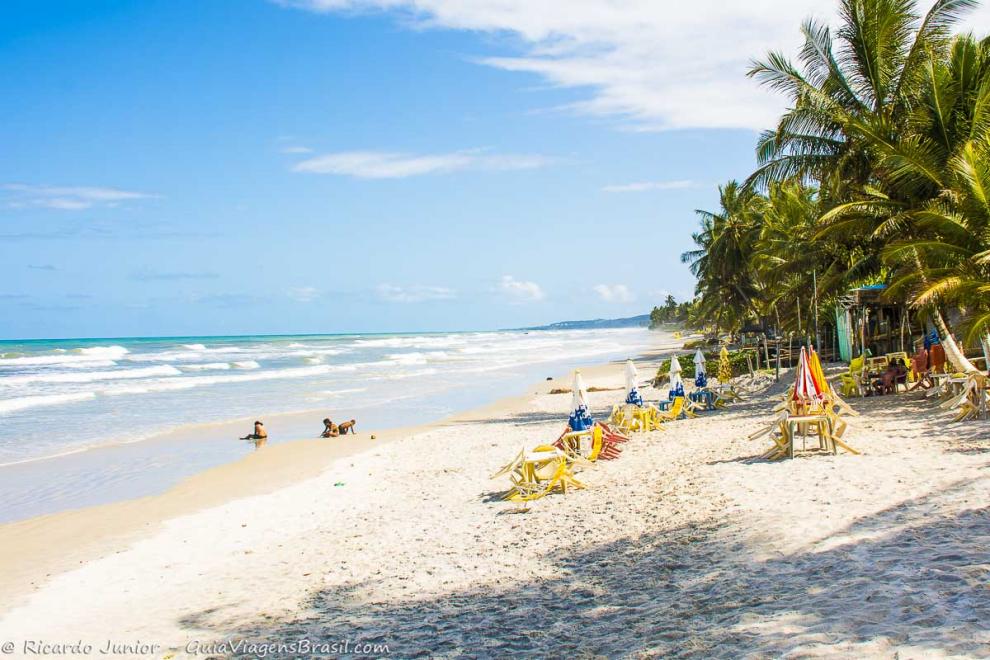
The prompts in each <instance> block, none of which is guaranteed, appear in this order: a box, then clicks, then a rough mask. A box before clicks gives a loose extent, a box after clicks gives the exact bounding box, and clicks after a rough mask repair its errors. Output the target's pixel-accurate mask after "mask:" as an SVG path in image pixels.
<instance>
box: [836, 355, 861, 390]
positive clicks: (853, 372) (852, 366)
mask: <svg viewBox="0 0 990 660" xmlns="http://www.w3.org/2000/svg"><path fill="white" fill-rule="evenodd" d="M865 362H866V360H865V359H864V358H863V356H862V355H861V356H859V357H858V358H853V359H852V360H851V361H850V362H849V371H847V372H846V373H844V374H840V375H839V382H840V383H841V388H840V389H841V390H842V396H863V368H864V365H865Z"/></svg>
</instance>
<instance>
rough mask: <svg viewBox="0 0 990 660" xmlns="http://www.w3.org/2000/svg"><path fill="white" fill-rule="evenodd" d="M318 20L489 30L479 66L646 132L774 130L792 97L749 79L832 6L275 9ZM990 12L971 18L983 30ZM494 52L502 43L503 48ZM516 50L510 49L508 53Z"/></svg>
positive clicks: (365, 1) (438, 3) (777, 1)
mask: <svg viewBox="0 0 990 660" xmlns="http://www.w3.org/2000/svg"><path fill="white" fill-rule="evenodd" d="M275 1H276V2H278V4H281V5H283V6H287V7H296V8H302V9H307V10H310V11H314V12H340V13H345V14H352V13H355V12H366V11H371V12H391V13H393V14H394V15H395V16H396V17H397V18H398V19H399V20H400V22H401V23H403V24H407V25H409V24H411V25H412V26H413V27H415V28H417V29H421V28H432V29H453V30H465V31H472V32H484V33H488V34H490V35H492V36H494V37H496V38H500V37H505V38H504V39H503V40H502V41H501V42H500V41H497V40H493V41H490V42H489V43H495V44H496V45H497V44H499V43H501V44H503V52H496V53H492V56H490V57H484V58H481V59H479V60H477V61H478V62H479V63H481V64H484V65H488V66H492V67H497V68H500V69H504V70H507V71H518V72H523V73H529V74H534V75H536V76H539V77H540V78H541V79H542V80H544V81H545V82H548V83H549V84H550V85H551V86H554V87H565V88H573V89H579V90H582V91H583V93H584V98H582V99H581V100H579V101H578V102H576V103H574V104H572V105H570V106H568V108H569V109H570V110H572V111H575V112H579V113H585V114H591V115H598V116H609V117H617V118H620V119H621V120H622V121H623V123H624V125H626V126H630V127H633V128H637V129H644V130H663V129H682V128H750V129H762V128H766V127H769V126H770V125H771V124H772V122H773V120H774V118H775V117H776V116H777V114H778V113H779V112H780V111H781V110H782V109H783V107H784V99H782V98H780V97H778V96H775V95H773V94H770V93H768V92H767V91H765V90H763V89H761V88H760V86H759V85H758V84H757V83H756V82H755V81H753V80H750V79H748V78H746V76H745V75H744V74H745V72H746V70H747V68H748V66H749V61H750V59H751V58H754V57H761V56H763V55H764V54H765V53H766V51H768V50H770V49H782V50H784V51H785V52H790V53H793V52H796V51H797V49H798V48H799V47H800V44H801V35H800V32H799V26H800V22H801V21H802V20H803V19H804V18H806V17H807V16H809V15H815V16H818V17H821V18H823V19H825V20H826V21H834V19H835V16H836V8H837V7H838V3H837V2H835V0H759V1H758V2H726V1H725V0H695V1H694V2H690V3H675V2H662V1H660V0H626V1H624V2H616V1H615V0H540V1H539V2H534V1H533V0H475V1H472V2H465V1H464V0H275ZM988 16H990V10H986V8H985V10H984V11H981V12H980V13H979V14H977V15H975V16H974V17H973V20H971V21H967V22H966V23H967V24H966V28H967V29H976V31H977V32H983V31H986V26H987V25H988V21H987V17H988ZM496 47H497V46H496ZM504 51H508V52H504Z"/></svg>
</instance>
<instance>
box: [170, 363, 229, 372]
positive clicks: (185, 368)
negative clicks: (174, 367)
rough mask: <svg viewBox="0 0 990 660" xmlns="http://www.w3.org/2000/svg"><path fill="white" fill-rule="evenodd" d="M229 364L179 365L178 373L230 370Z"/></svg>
mask: <svg viewBox="0 0 990 660" xmlns="http://www.w3.org/2000/svg"><path fill="white" fill-rule="evenodd" d="M230 368H231V367H230V362H205V363H200V364H180V365H179V370H180V371H218V370H226V369H230Z"/></svg>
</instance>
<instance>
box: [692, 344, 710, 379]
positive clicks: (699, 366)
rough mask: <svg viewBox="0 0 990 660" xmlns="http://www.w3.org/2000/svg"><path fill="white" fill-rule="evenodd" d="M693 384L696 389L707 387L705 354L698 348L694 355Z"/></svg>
mask: <svg viewBox="0 0 990 660" xmlns="http://www.w3.org/2000/svg"><path fill="white" fill-rule="evenodd" d="M694 384H695V386H696V387H707V386H708V373H707V372H706V371H705V354H704V353H702V352H701V349H700V348H699V349H698V350H697V351H696V352H695V354H694Z"/></svg>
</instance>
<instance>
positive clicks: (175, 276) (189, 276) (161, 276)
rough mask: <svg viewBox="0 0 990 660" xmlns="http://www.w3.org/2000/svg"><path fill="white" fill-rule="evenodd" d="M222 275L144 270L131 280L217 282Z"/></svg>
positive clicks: (200, 272) (134, 274)
mask: <svg viewBox="0 0 990 660" xmlns="http://www.w3.org/2000/svg"><path fill="white" fill-rule="evenodd" d="M219 277H220V275H218V274H217V273H212V272H209V271H172V272H158V271H150V270H143V271H139V272H136V273H133V274H132V275H131V279H134V280H138V281H139V282H156V281H161V282H174V281H178V280H215V279H217V278H219Z"/></svg>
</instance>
